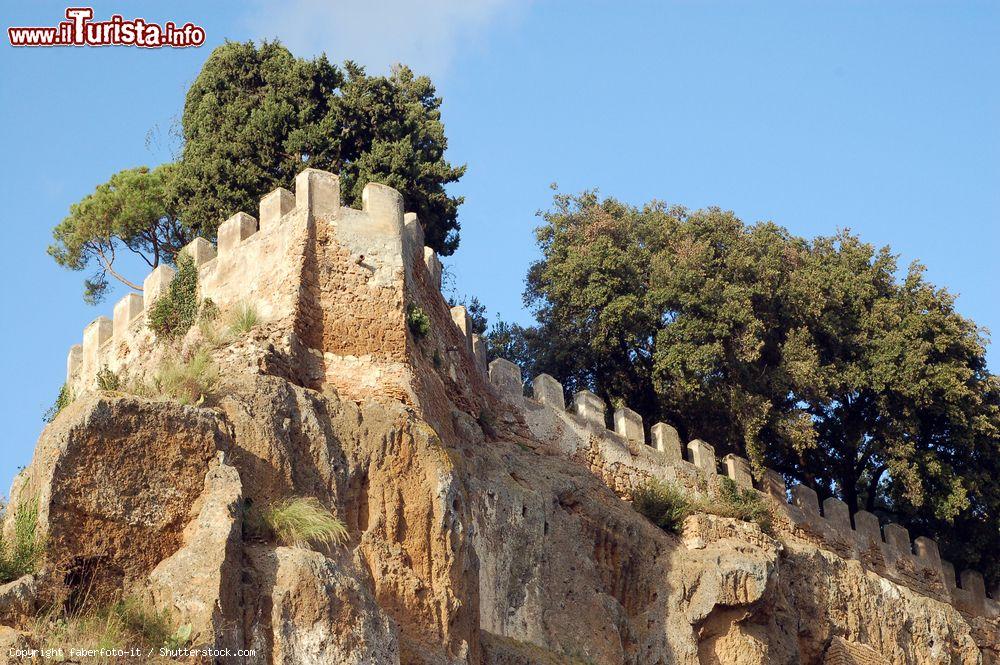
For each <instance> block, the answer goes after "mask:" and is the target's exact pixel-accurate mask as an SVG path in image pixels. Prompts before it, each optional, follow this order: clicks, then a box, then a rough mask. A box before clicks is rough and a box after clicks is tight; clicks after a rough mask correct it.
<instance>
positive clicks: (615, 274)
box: [489, 192, 1000, 578]
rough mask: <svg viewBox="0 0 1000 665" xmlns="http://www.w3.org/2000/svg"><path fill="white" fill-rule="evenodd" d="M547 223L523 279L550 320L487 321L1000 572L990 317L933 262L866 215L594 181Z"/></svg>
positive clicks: (601, 389)
mask: <svg viewBox="0 0 1000 665" xmlns="http://www.w3.org/2000/svg"><path fill="white" fill-rule="evenodd" d="M543 222H544V223H543V224H542V225H541V226H540V227H539V229H538V231H537V237H538V242H539V245H540V248H541V252H542V258H541V260H539V261H537V262H536V263H535V264H533V265H532V266H531V268H530V270H529V273H528V279H527V289H526V291H525V303H526V304H527V305H528V306H529V307H531V308H532V309H533V311H534V313H535V316H536V318H537V325H535V326H532V327H529V328H521V327H518V326H510V325H506V324H498V326H495V327H494V328H493V330H492V331H491V333H490V336H489V337H490V341H491V344H492V346H494V347H499V348H500V349H502V352H506V353H508V354H510V356H512V357H510V359H511V360H514V361H516V362H518V363H520V364H521V365H522V366H523V368H524V370H525V372H526V373H527V374H528V375H529V376H534V375H535V374H537V373H540V372H547V373H549V374H552V375H553V376H555V377H556V378H558V379H559V380H561V381H562V382H563V384H564V386H566V388H567V389H568V390H570V391H575V390H579V389H582V388H588V389H591V390H594V391H595V392H597V393H598V394H600V395H601V396H602V397H604V398H605V399H606V400H608V401H609V402H611V403H613V404H617V403H624V404H627V405H629V406H630V407H632V408H633V409H635V410H637V411H639V412H640V413H642V414H643V415H644V416H646V418H647V421H648V422H655V420H657V419H662V420H665V421H667V422H671V423H673V424H675V425H676V426H677V427H678V428H679V429H680V430H681V433H682V434H683V435H685V436H686V438H687V439H688V440H690V439H693V438H702V439H705V440H707V441H709V442H711V443H713V444H714V445H715V446H716V447H717V449H718V450H719V451H720V453H725V452H736V453H740V454H746V455H747V456H748V457H749V458H750V460H751V462H752V463H753V464H754V466H755V468H756V469H757V471H758V472H759V471H760V469H761V468H762V467H763V466H765V465H766V466H769V467H772V468H775V469H776V470H778V471H780V472H781V473H783V474H785V475H786V476H787V477H789V478H792V479H796V480H799V481H802V482H806V483H808V484H810V485H812V486H814V487H816V488H817V490H818V491H819V492H820V494H821V498H822V496H830V495H836V496H838V497H840V498H842V499H844V500H845V501H846V502H847V503H848V504H849V505H850V506H851V508H852V510H857V509H867V510H870V511H874V512H876V513H879V514H881V515H883V517H886V518H891V519H893V520H894V521H899V522H902V523H903V524H905V525H908V526H909V527H910V528H911V529H912V530H913V531H914V534H913V535H920V534H925V535H928V536H932V537H935V536H936V537H939V538H941V540H942V545H943V547H944V551H945V554H946V555H948V556H951V557H953V558H954V559H955V561H956V563H959V564H961V565H969V566H975V567H979V568H981V569H983V571H984V572H988V573H990V574H991V575H993V576H994V578H995V577H996V576H997V575H1000V561H998V559H997V557H996V552H998V551H1000V475H998V472H1000V443H998V441H1000V399H998V390H997V388H998V385H1000V384H998V379H997V377H995V376H993V375H991V374H990V372H989V371H988V369H987V366H986V356H985V349H984V344H985V340H984V332H983V331H982V330H980V329H979V328H978V327H977V326H976V325H975V323H974V322H972V321H970V320H969V319H966V318H964V317H962V316H961V315H960V314H959V313H958V312H956V310H955V298H954V296H953V295H952V294H950V293H948V292H947V291H946V290H945V289H941V288H937V287H935V286H934V285H933V284H931V283H929V282H928V281H927V280H926V278H925V276H924V269H923V267H922V266H921V265H919V264H916V263H914V264H913V265H911V266H909V268H908V270H906V271H902V272H901V271H900V270H899V269H898V265H897V257H896V256H895V255H893V254H892V252H891V250H890V249H889V248H881V249H876V248H874V247H873V246H871V245H869V244H867V243H864V242H862V241H861V239H860V238H858V237H857V236H856V235H854V234H852V233H850V232H849V231H841V232H838V233H837V234H835V235H833V236H830V237H820V238H815V239H812V240H806V239H803V238H799V237H795V236H794V235H792V234H791V233H789V232H788V231H787V230H786V229H784V228H782V227H780V226H777V225H775V224H773V223H759V224H753V225H748V224H745V223H743V222H742V221H741V220H739V219H738V218H737V217H736V216H735V215H734V214H733V213H731V212H726V211H723V210H720V209H717V208H710V209H707V210H699V211H694V212H692V211H688V210H686V209H684V208H679V207H668V206H666V205H664V204H662V203H659V202H653V203H650V204H648V205H645V206H643V207H641V208H637V207H633V206H629V205H625V204H623V203H621V202H618V201H616V200H614V199H603V200H602V199H600V198H599V197H598V196H597V195H596V193H594V192H585V193H583V194H581V195H577V196H569V195H562V194H560V195H557V196H556V199H555V204H554V206H553V208H552V209H551V210H550V211H548V212H547V213H545V214H544V215H543ZM647 424H648V423H647ZM959 534H961V535H960V536H959ZM990 553H993V554H990Z"/></svg>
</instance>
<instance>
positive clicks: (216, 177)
mask: <svg viewBox="0 0 1000 665" xmlns="http://www.w3.org/2000/svg"><path fill="white" fill-rule="evenodd" d="M440 107H441V98H440V97H437V96H436V92H435V89H434V85H433V84H432V83H431V81H430V79H428V78H427V77H423V76H415V75H414V74H413V72H412V71H410V69H408V68H407V67H403V66H400V67H397V68H396V69H394V70H393V71H392V73H391V74H390V75H389V76H369V75H368V74H366V73H365V71H364V69H363V68H361V67H359V66H357V65H355V64H354V63H351V62H347V63H345V65H344V67H343V69H341V68H339V67H337V66H335V65H332V64H330V63H329V62H328V61H327V59H326V57H324V56H320V57H318V58H314V59H311V60H309V59H303V58H296V57H295V56H293V55H292V54H291V53H290V52H289V51H288V50H287V49H286V48H284V47H283V46H281V45H280V44H278V43H268V42H265V43H262V44H260V45H255V44H254V43H253V42H248V43H245V44H242V43H227V44H224V45H222V46H219V47H218V48H216V49H215V50H214V51H213V52H212V54H211V55H210V56H209V57H208V60H206V62H205V64H204V66H203V67H202V70H201V73H200V74H199V75H198V77H197V78H196V79H195V81H194V83H193V84H192V85H191V87H190V89H189V90H188V93H187V98H186V100H185V103H184V112H183V117H182V131H183V139H184V144H183V152H182V155H181V158H180V160H179V161H178V162H176V163H174V164H165V165H163V166H160V167H158V168H156V169H154V170H152V171H150V170H149V169H147V168H145V167H142V168H137V169H129V170H126V171H122V172H120V173H117V174H115V175H114V176H112V177H111V179H110V180H109V181H108V182H107V183H104V184H102V185H99V186H98V187H97V189H96V191H95V192H94V193H93V194H91V195H90V196H88V197H86V198H85V199H83V200H82V201H80V202H79V203H77V204H75V205H73V206H72V207H71V209H70V214H69V216H68V217H67V218H66V219H65V220H63V222H62V223H61V224H59V225H58V226H57V227H56V228H55V229H54V230H53V236H54V240H55V242H54V243H53V245H52V246H51V247H50V248H49V253H50V254H51V255H52V256H53V257H54V258H55V260H56V261H57V262H58V263H59V264H60V265H63V266H65V267H67V268H70V269H72V270H84V269H93V270H94V271H95V272H94V274H93V276H91V277H90V278H88V279H87V280H86V282H85V288H86V291H85V297H86V299H87V300H88V302H98V301H100V299H101V298H102V297H103V295H104V294H105V292H106V290H107V287H108V279H107V278H108V276H109V275H110V276H112V277H114V278H116V279H118V280H119V281H121V282H122V283H123V284H126V285H127V286H129V287H131V288H134V289H141V284H138V283H136V282H133V281H130V280H129V279H128V278H127V277H126V276H124V275H123V274H121V273H120V272H119V270H118V268H116V267H115V261H116V258H118V255H119V254H122V253H125V252H134V253H136V254H138V255H139V256H141V257H142V258H143V259H144V260H145V261H146V262H147V263H148V264H149V265H150V267H156V266H157V265H158V264H159V263H161V262H164V261H166V262H171V263H172V262H173V261H174V260H175V258H176V256H177V253H178V251H179V250H180V249H181V248H182V247H183V246H184V245H185V244H186V243H188V242H190V241H191V240H192V239H193V238H194V237H196V236H203V237H206V238H208V239H210V240H211V239H214V238H215V234H216V229H217V228H218V226H219V224H220V223H222V222H223V221H225V220H226V219H227V218H229V217H230V216H232V215H233V214H235V213H237V212H241V211H243V212H253V211H255V210H257V206H258V203H259V201H260V199H261V197H263V196H264V195H265V194H267V193H268V192H270V191H272V190H273V189H275V188H277V187H285V188H288V189H293V188H294V179H295V176H296V175H297V174H298V173H299V172H300V171H302V169H304V168H306V167H314V168H319V169H324V170H327V171H332V172H334V173H338V174H339V175H340V178H341V190H342V196H343V198H344V201H345V202H347V204H348V205H352V206H355V207H360V205H361V192H362V190H363V189H364V186H365V185H366V184H367V183H369V182H379V183H383V184H386V185H389V186H391V187H394V188H396V189H397V190H399V191H400V192H401V193H402V194H403V199H404V201H405V205H406V210H408V211H412V212H415V213H417V215H418V216H419V218H420V222H421V224H422V225H423V227H424V237H425V242H426V243H427V245H428V246H430V247H432V248H434V249H435V250H436V251H437V252H438V253H439V254H442V255H450V254H452V253H453V252H454V251H455V249H456V248H457V247H458V242H459V234H458V231H459V223H458V206H459V205H460V204H461V203H462V199H461V197H453V196H448V194H447V192H446V191H445V185H447V184H449V183H453V182H456V181H457V180H458V179H459V178H461V177H462V174H463V173H464V172H465V167H464V166H459V167H454V166H452V165H451V164H449V163H448V161H447V160H446V159H445V158H444V153H445V150H446V148H447V145H448V140H447V138H446V137H445V133H444V125H443V124H442V122H441V111H440Z"/></svg>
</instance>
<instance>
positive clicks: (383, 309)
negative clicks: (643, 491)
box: [66, 169, 1000, 616]
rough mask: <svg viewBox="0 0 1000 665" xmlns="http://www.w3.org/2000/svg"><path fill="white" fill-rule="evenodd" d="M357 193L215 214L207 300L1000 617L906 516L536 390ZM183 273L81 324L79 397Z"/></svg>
mask: <svg viewBox="0 0 1000 665" xmlns="http://www.w3.org/2000/svg"><path fill="white" fill-rule="evenodd" d="M362 201H363V203H362V209H361V210H354V209H351V208H347V207H344V206H343V205H342V202H341V200H340V183H339V179H338V178H337V177H336V176H335V175H333V174H330V173H327V172H323V171H318V170H315V169H306V170H305V171H303V172H302V173H301V174H299V176H298V177H297V178H296V181H295V192H294V194H293V193H292V192H290V191H288V190H285V189H277V190H275V191H274V192H272V193H270V194H268V195H267V196H265V197H264V198H263V199H262V200H261V202H260V207H259V216H258V218H257V219H255V218H254V217H252V216H250V215H248V214H246V213H238V214H236V215H234V216H233V217H231V218H230V219H228V220H227V221H226V222H224V223H223V224H222V225H220V227H219V230H218V242H217V245H212V244H211V243H209V242H207V241H206V240H204V239H200V238H199V239H196V240H194V241H193V242H192V243H190V244H189V245H188V246H187V247H186V248H185V251H186V252H187V253H188V254H189V255H190V256H191V258H192V259H193V261H194V263H195V265H196V266H197V269H198V280H199V298H201V299H206V298H209V299H211V300H212V301H213V302H214V303H215V304H216V305H218V306H219V307H220V308H221V309H222V310H223V311H225V310H226V309H227V308H232V307H236V306H238V305H239V304H241V303H249V304H253V306H254V307H255V308H256V309H257V311H258V314H259V315H260V317H261V319H262V320H263V321H264V322H266V323H267V325H268V326H270V327H271V328H272V329H273V330H277V331H278V332H279V333H280V336H281V339H282V342H281V344H280V346H282V351H284V352H285V353H287V354H288V355H289V356H290V357H292V358H294V360H295V362H296V364H297V365H298V371H300V373H301V376H300V379H301V383H302V384H303V385H307V386H308V387H312V388H316V389H323V388H324V387H331V388H333V389H335V390H336V391H337V392H338V393H340V394H341V395H344V396H345V397H347V398H349V399H355V400H361V399H366V398H370V397H378V396H380V395H382V396H390V397H393V398H397V399H401V400H402V401H404V402H406V403H408V404H411V405H413V406H415V407H418V408H420V409H421V410H422V411H423V412H424V415H425V416H426V417H427V418H428V421H429V422H430V423H431V424H432V425H434V427H435V428H436V429H437V430H438V431H439V432H440V431H442V429H447V428H450V427H453V424H452V419H451V414H450V407H449V406H448V405H450V404H455V405H459V406H460V407H462V408H463V410H465V411H466V412H468V413H474V414H481V413H482V409H484V408H485V407H484V404H488V403H489V400H495V399H497V397H498V398H499V399H501V400H502V401H504V402H506V403H507V404H508V405H512V406H513V407H514V410H515V411H516V412H518V413H519V414H520V417H522V418H523V419H524V421H525V422H526V423H527V425H528V427H529V428H530V429H531V431H532V434H533V435H534V436H535V437H536V438H537V439H539V440H541V441H545V442H547V443H549V444H550V445H552V446H554V447H555V448H557V449H559V450H562V451H563V452H565V453H566V454H567V455H570V456H572V457H574V458H576V459H578V460H579V461H580V462H581V463H583V464H586V465H587V466H589V468H590V469H591V471H592V472H593V473H595V474H596V475H598V476H599V477H601V478H602V479H603V480H604V481H605V482H606V483H607V484H608V485H609V486H610V487H611V488H612V489H614V490H615V491H616V492H617V493H619V494H620V495H621V496H624V497H628V496H629V495H630V493H631V491H633V490H634V489H635V488H637V487H639V486H641V485H642V484H644V483H645V482H648V481H649V480H650V479H660V480H665V481H668V482H673V483H675V484H677V485H678V486H681V487H684V488H687V489H689V490H690V491H692V492H696V493H703V492H706V491H708V489H709V487H710V486H711V485H712V484H714V483H717V482H718V477H719V476H720V472H721V475H723V476H726V477H729V478H731V479H732V480H733V481H735V482H736V483H737V484H738V485H739V486H741V487H745V488H752V489H754V490H756V491H759V492H761V493H762V494H763V495H765V496H767V497H768V498H769V499H770V500H772V501H773V502H774V503H775V504H776V506H777V507H778V509H779V512H780V514H781V516H782V517H783V519H784V520H785V521H786V522H787V524H788V525H789V528H790V529H791V530H792V531H793V533H794V534H795V535H797V536H800V537H802V538H805V539H807V540H809V541H811V542H814V543H816V544H817V545H819V546H821V547H824V548H826V549H828V550H830V551H833V552H835V553H837V554H839V555H840V556H842V557H844V558H850V559H856V560H859V561H861V562H862V563H863V564H864V565H865V566H866V567H868V568H869V569H871V570H873V571H875V572H877V573H878V574H880V575H882V576H883V577H885V578H887V579H890V580H892V581H894V582H897V583H899V584H902V585H905V586H907V587H909V588H913V589H915V590H917V591H919V592H921V593H924V594H926V595H928V596H931V597H934V598H937V599H940V600H943V601H945V602H949V603H951V604H952V605H954V606H955V607H956V608H958V609H959V610H961V611H963V612H966V613H967V614H970V615H977V616H1000V589H993V590H992V591H991V593H989V594H988V593H987V591H986V589H985V585H984V582H983V576H982V575H981V574H980V573H978V572H976V571H971V570H967V571H963V572H962V574H961V576H960V577H958V578H956V575H955V570H954V567H953V566H952V565H951V564H950V563H949V562H947V561H942V560H941V558H940V555H939V554H938V548H937V544H936V543H935V542H934V541H933V540H930V539H928V538H922V537H921V538H917V539H916V540H914V541H912V542H911V539H910V537H909V534H908V532H907V530H906V529H905V528H903V527H901V526H899V525H896V524H886V525H880V523H879V520H878V518H877V517H876V516H874V515H872V514H871V513H868V512H865V511H858V512H856V513H854V514H853V515H851V514H850V512H849V510H848V509H847V506H846V504H844V503H843V502H841V501H839V500H838V499H835V498H833V497H830V498H827V499H825V500H824V501H823V502H822V504H821V503H820V502H819V500H818V497H817V494H816V492H815V491H814V490H813V489H811V488H809V487H806V486H804V485H796V486H793V487H791V488H790V489H789V488H787V487H786V486H785V481H784V479H783V478H782V477H781V475H780V474H778V473H776V472H774V471H772V470H767V471H766V472H765V473H764V475H763V477H762V478H760V479H755V478H754V477H753V475H752V473H751V469H750V464H749V462H748V461H747V460H746V459H744V458H741V457H738V456H735V455H726V456H725V457H724V458H723V459H721V460H719V459H717V458H716V454H715V449H714V447H713V446H712V445H711V444H709V443H707V442H704V441H701V440H694V441H691V442H689V443H687V444H686V445H683V444H682V442H681V440H680V438H679V436H678V434H677V431H676V430H675V429H674V428H673V427H671V426H670V425H668V424H666V423H656V424H654V425H653V426H652V427H651V428H650V430H649V432H650V438H651V441H649V442H648V443H647V441H646V433H645V428H644V426H643V421H642V418H641V416H640V415H639V414H638V413H636V412H635V411H632V410H631V409H628V408H621V409H617V410H615V412H614V414H613V418H612V422H613V427H614V429H613V430H609V429H608V428H607V427H606V422H607V421H606V411H607V409H606V405H605V403H604V402H603V400H601V399H600V398H599V397H598V396H597V395H595V394H593V393H591V392H589V391H581V392H578V393H577V394H576V395H574V396H573V398H572V400H571V402H570V404H569V405H567V404H566V402H565V396H564V391H563V388H562V386H561V385H560V384H559V382H558V381H556V380H555V379H554V378H552V377H550V376H548V375H545V374H542V375H540V376H537V377H535V378H534V379H533V381H532V382H531V389H532V396H531V397H525V396H524V386H523V383H522V377H521V373H520V370H519V369H518V367H517V366H516V365H514V364H513V363H510V362H508V361H506V360H502V359H500V360H494V361H493V362H492V363H490V365H489V367H488V368H487V366H486V362H485V348H484V345H483V342H482V341H481V340H479V338H478V337H477V336H476V335H474V334H472V333H471V324H470V321H469V317H468V313H467V312H466V311H465V308H464V307H453V308H449V307H448V305H447V304H446V303H445V301H444V298H443V297H442V296H441V293H440V288H441V270H442V268H441V263H440V261H439V260H438V258H437V256H436V255H435V254H434V252H433V250H432V249H430V248H429V247H425V246H424V244H423V232H422V230H421V227H420V224H419V220H417V218H416V216H415V215H413V214H404V212H403V201H402V197H401V195H400V194H399V193H398V192H397V191H395V190H393V189H392V188H389V187H386V186H384V185H379V184H374V183H372V184H369V185H367V186H366V187H365V189H364V193H363V197H362ZM173 277H174V271H173V269H172V268H170V267H169V266H166V265H161V266H159V267H157V268H156V269H155V270H153V271H152V273H150V275H149V276H148V277H147V278H146V279H145V281H144V282H143V293H142V294H141V295H140V294H136V293H131V294H128V295H126V296H125V297H123V298H122V299H121V300H120V301H119V302H118V303H117V304H116V305H115V307H114V313H113V318H112V319H108V318H107V317H103V316H102V317H98V318H97V319H95V320H94V321H93V322H92V323H91V324H90V325H88V326H87V327H86V328H85V329H84V332H83V340H82V343H81V344H78V345H75V346H73V347H72V348H71V349H70V352H69V356H68V360H67V376H66V381H67V385H68V386H69V387H70V388H71V389H72V390H73V391H74V393H75V394H78V395H79V394H82V393H85V392H90V391H93V390H96V388H97V383H96V376H97V373H98V372H99V371H100V370H101V369H102V368H105V367H106V368H108V369H109V370H111V371H114V372H116V373H122V372H128V371H129V370H130V369H140V368H142V366H143V360H144V359H146V358H147V357H148V356H149V355H150V354H151V353H152V352H153V349H154V348H155V338H154V336H153V333H152V331H151V330H150V329H149V327H148V326H147V323H146V316H145V314H146V308H147V305H148V304H149V303H152V302H154V301H155V299H156V298H157V297H158V296H159V295H160V294H162V293H164V291H165V290H166V289H167V288H169V284H170V282H171V280H172V279H173ZM414 307H420V308H421V309H422V310H423V311H424V312H425V314H426V315H427V316H428V318H429V320H430V322H431V329H432V333H431V335H429V336H428V338H427V339H424V340H420V339H416V338H415V337H414V336H413V334H412V333H410V332H408V330H407V323H406V317H407V313H408V311H409V310H411V309H412V308H414ZM488 385H492V387H493V388H492V391H491V390H490V389H488V388H487V386H488ZM491 392H492V393H493V395H492V396H491V395H490V394H489V393H491ZM484 395H485V397H484ZM567 407H568V408H567ZM789 498H790V499H791V500H790V501H789Z"/></svg>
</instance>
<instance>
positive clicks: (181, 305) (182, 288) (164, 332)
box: [148, 252, 198, 339]
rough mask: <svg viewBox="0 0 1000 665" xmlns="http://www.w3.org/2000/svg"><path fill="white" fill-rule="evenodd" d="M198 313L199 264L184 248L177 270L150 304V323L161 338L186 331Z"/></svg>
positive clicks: (167, 337) (178, 334)
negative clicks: (164, 289) (197, 266)
mask: <svg viewBox="0 0 1000 665" xmlns="http://www.w3.org/2000/svg"><path fill="white" fill-rule="evenodd" d="M197 315H198V268H196V267H195V265H194V261H193V260H192V259H191V257H190V256H188V255H187V252H183V253H181V254H180V255H179V256H178V258H177V274H176V275H175V276H174V278H173V280H171V281H170V286H169V287H168V288H167V290H166V291H165V292H164V293H162V294H160V296H159V297H158V298H157V299H156V300H155V301H154V302H153V305H152V306H151V307H150V308H149V315H148V321H149V327H150V329H151V330H152V331H153V332H154V333H156V336H157V337H158V338H161V339H172V338H175V337H179V336H181V335H183V334H184V333H186V332H187V331H188V330H189V329H190V328H191V326H192V325H193V324H194V321H195V318H196V317H197Z"/></svg>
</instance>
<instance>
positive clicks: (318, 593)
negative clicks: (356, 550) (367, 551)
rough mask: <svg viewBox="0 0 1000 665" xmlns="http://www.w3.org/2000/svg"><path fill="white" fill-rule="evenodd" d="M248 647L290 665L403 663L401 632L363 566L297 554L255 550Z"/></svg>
mask: <svg viewBox="0 0 1000 665" xmlns="http://www.w3.org/2000/svg"><path fill="white" fill-rule="evenodd" d="M247 554H248V558H249V562H250V566H249V571H248V575H249V579H250V584H249V587H250V588H252V589H253V590H254V592H255V593H254V594H253V597H254V600H253V601H251V602H249V603H248V604H247V607H246V612H247V617H246V623H247V624H248V625H249V626H251V628H250V634H249V635H248V644H251V645H253V646H254V647H255V648H256V649H257V650H258V658H260V661H259V662H266V663H275V664H279V663H280V664H282V665H298V664H300V663H331V664H335V665H390V664H393V663H399V662H400V659H399V644H398V637H397V633H396V628H395V626H394V624H393V621H392V620H391V619H390V618H389V616H388V615H387V614H386V613H385V612H384V611H383V610H382V609H381V608H380V607H379V606H378V604H377V602H376V600H375V598H374V597H373V596H372V594H371V592H370V590H369V589H370V586H371V581H370V580H366V579H364V576H363V574H362V572H361V570H362V567H361V565H360V562H359V561H354V560H352V559H351V557H350V555H348V554H347V553H346V552H342V551H341V552H338V554H337V555H336V556H335V557H334V558H328V557H326V556H324V555H323V554H320V553H319V552H310V551H307V550H303V549H298V548H294V547H266V546H255V547H251V548H249V550H248V553H247Z"/></svg>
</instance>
